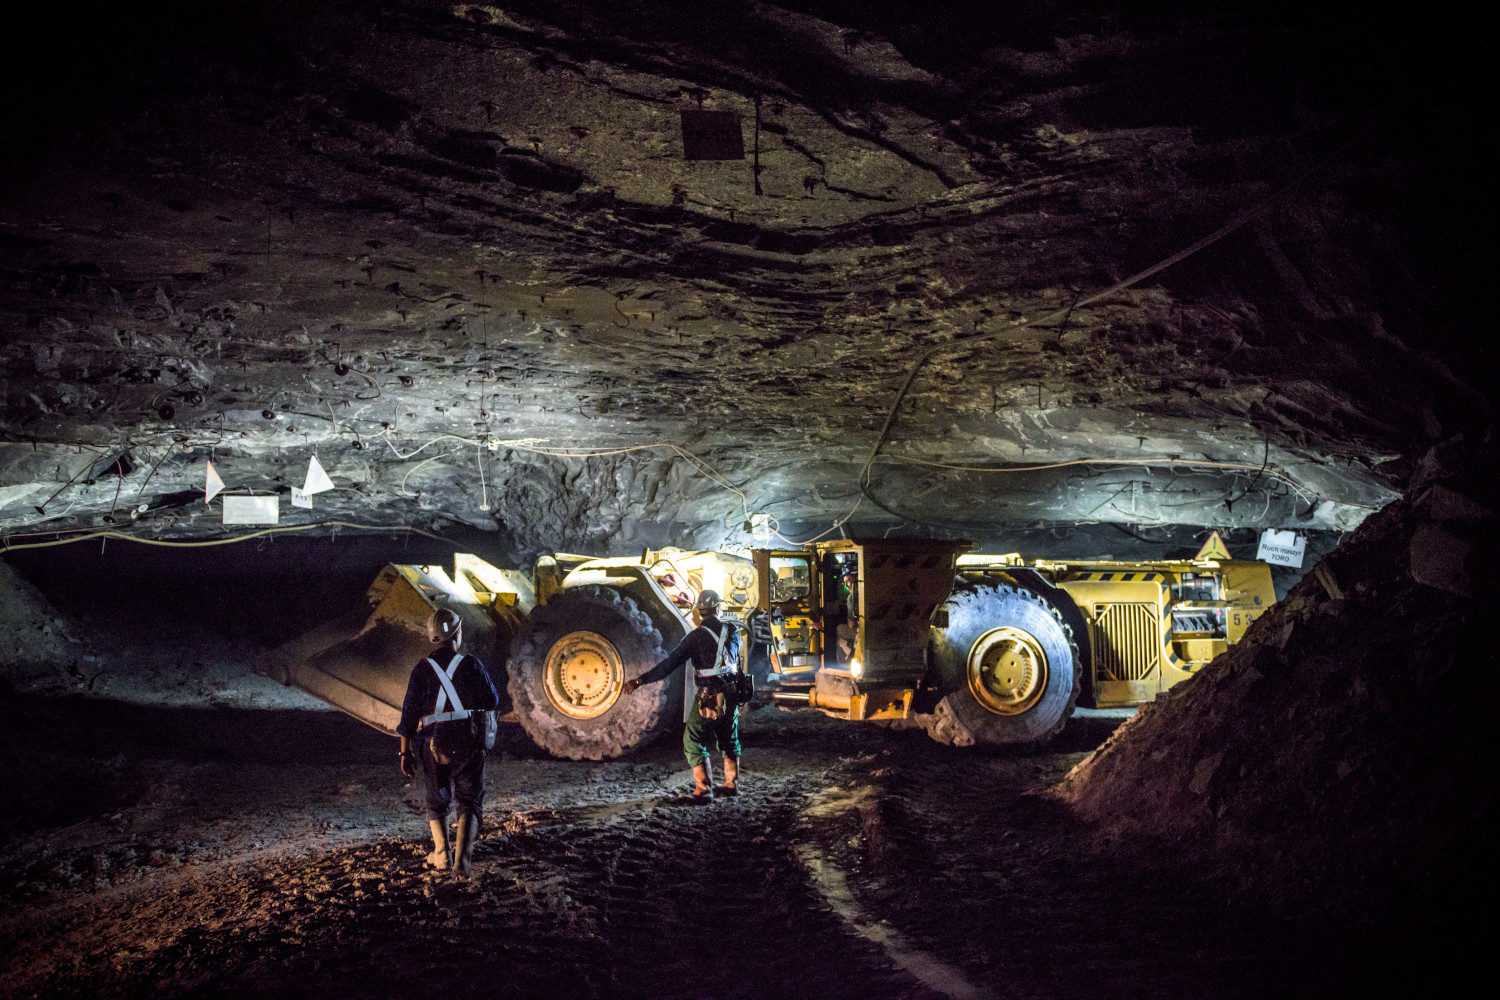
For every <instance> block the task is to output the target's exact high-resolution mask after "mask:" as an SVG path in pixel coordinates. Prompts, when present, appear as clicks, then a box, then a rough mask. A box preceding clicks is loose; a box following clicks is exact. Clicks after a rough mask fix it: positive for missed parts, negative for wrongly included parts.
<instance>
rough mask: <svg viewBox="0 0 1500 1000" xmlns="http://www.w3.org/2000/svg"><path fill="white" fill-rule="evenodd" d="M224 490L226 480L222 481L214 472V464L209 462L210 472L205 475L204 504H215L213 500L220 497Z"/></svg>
mask: <svg viewBox="0 0 1500 1000" xmlns="http://www.w3.org/2000/svg"><path fill="white" fill-rule="evenodd" d="M223 488H224V480H222V479H220V478H219V474H218V473H217V472H215V471H214V463H212V462H209V463H208V471H207V472H206V473H205V474H204V479H203V502H204V503H211V502H213V498H214V497H216V496H218V495H219V491H220V490H222V489H223Z"/></svg>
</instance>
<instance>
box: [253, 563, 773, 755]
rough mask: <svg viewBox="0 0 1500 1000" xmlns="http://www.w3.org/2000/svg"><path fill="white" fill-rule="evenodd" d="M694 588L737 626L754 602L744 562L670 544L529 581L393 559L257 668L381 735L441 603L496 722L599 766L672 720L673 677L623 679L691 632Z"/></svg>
mask: <svg viewBox="0 0 1500 1000" xmlns="http://www.w3.org/2000/svg"><path fill="white" fill-rule="evenodd" d="M703 589H712V590H717V591H718V592H719V593H720V594H721V595H722V596H723V598H724V602H725V603H724V611H725V617H726V618H727V619H729V620H731V621H734V620H742V618H743V615H744V614H745V613H747V612H749V611H751V610H753V608H754V604H755V594H756V588H755V567H754V564H753V563H752V562H751V561H750V560H748V559H744V558H740V557H738V556H733V555H726V554H723V553H719V552H689V551H685V550H682V549H672V548H668V549H660V550H646V551H644V552H642V554H641V556H640V557H639V558H607V559H599V558H594V557H591V556H581V555H572V554H568V553H556V554H553V555H546V556H542V557H541V558H540V559H538V560H537V561H536V564H535V566H534V567H533V568H532V572H531V574H530V575H529V576H528V575H527V574H526V573H524V572H521V571H518V570H509V569H499V568H497V567H495V566H492V565H490V564H489V563H487V562H485V561H484V560H483V559H480V558H478V557H477V556H473V555H468V554H459V555H455V556H454V564H453V572H452V574H451V575H450V574H449V573H448V572H447V571H446V569H445V568H444V567H441V566H434V565H420V566H412V565H396V564H392V565H388V566H386V567H385V568H384V569H383V570H381V572H380V574H379V575H378V576H377V577H376V578H375V582H374V583H373V584H371V586H370V589H369V592H368V594H367V597H368V599H369V604H370V608H369V609H361V610H360V611H359V612H357V613H356V614H353V615H350V616H346V617H344V618H343V619H336V620H333V621H330V622H327V623H325V624H323V625H321V626H319V627H318V628H316V629H314V630H313V631H312V632H309V633H308V634H307V635H304V636H301V637H299V638H297V639H294V640H292V641H291V642H289V643H287V644H286V645H284V646H281V647H279V648H278V649H275V650H273V651H272V652H271V653H270V654H269V655H268V656H267V657H266V658H265V659H264V660H263V661H262V662H261V663H260V664H259V669H260V671H261V672H262V673H264V674H266V675H267V676H269V677H271V678H273V679H275V680H278V681H280V682H281V683H283V684H289V685H292V686H294V687H298V688H301V689H302V690H304V691H307V692H308V693H310V694H313V695H315V696H316V697H318V698H321V699H322V700H324V701H326V702H328V703H329V704H331V705H333V706H334V707H336V708H339V709H342V710H343V711H345V712H348V713H349V714H350V715H352V716H354V717H355V718H357V719H359V720H360V721H362V722H365V723H368V724H369V725H371V726H374V727H375V728H377V729H380V730H382V731H384V732H386V733H391V734H394V733H395V729H396V724H397V723H398V722H399V721H400V718H401V702H402V700H403V698H404V697H405V694H406V683H407V679H408V678H409V677H410V676H411V671H412V667H413V666H415V665H416V664H417V663H418V662H419V661H420V660H421V658H422V657H423V656H425V655H426V654H427V651H428V650H429V649H430V648H431V647H430V646H429V644H428V642H427V639H426V623H427V618H428V616H429V615H431V614H432V612H433V610H434V609H435V608H439V607H447V608H452V609H453V610H454V611H456V612H457V613H458V614H459V616H460V617H461V618H462V619H463V622H464V649H465V650H466V651H468V652H472V653H474V654H475V655H477V656H478V657H480V659H482V660H484V662H485V664H486V665H487V666H488V667H489V668H490V671H491V674H492V675H493V676H494V678H495V682H496V684H497V686H499V687H501V689H502V691H503V692H505V693H508V695H509V699H510V702H511V706H512V708H511V711H510V713H508V714H507V716H506V718H508V719H510V720H512V721H516V722H519V723H521V725H522V726H524V727H525V729H526V732H527V733H528V734H529V735H530V736H531V738H532V739H533V740H534V741H535V742H536V743H537V744H538V745H539V746H541V747H543V748H545V749H547V750H548V751H550V752H552V753H553V754H555V755H557V756H559V757H569V758H572V759H574V760H578V759H584V758H587V759H590V760H601V759H604V758H606V757H615V756H618V755H619V754H621V753H624V752H625V751H627V750H629V749H631V748H632V747H635V746H638V745H640V744H642V743H645V742H648V741H649V740H651V739H652V738H654V737H655V736H658V735H660V734H661V733H662V732H664V731H666V730H668V729H670V728H672V726H673V724H674V723H679V722H681V720H682V712H681V711H680V710H679V709H678V706H680V705H682V703H683V700H684V697H685V695H684V691H683V685H682V679H681V675H680V674H679V675H677V676H675V677H674V678H673V679H671V680H670V681H667V682H664V683H661V684H653V685H648V686H647V687H644V688H641V689H639V690H638V691H636V692H634V693H633V694H631V695H629V696H622V687H623V685H624V682H625V681H626V679H627V678H631V677H635V676H636V675H638V674H641V673H644V672H645V671H646V670H648V669H649V668H650V667H651V666H652V665H654V664H655V663H656V662H657V661H658V660H660V659H661V658H662V657H663V656H665V655H666V651H667V650H669V649H671V648H672V646H674V645H675V644H676V643H677V642H678V641H679V640H680V639H682V637H683V636H685V635H686V634H687V633H688V632H689V631H690V630H691V629H692V628H693V627H694V623H693V621H692V618H691V616H692V613H693V612H692V603H693V598H694V597H696V596H697V594H698V592H699V591H700V590H703ZM742 645H745V646H748V643H745V644H742Z"/></svg>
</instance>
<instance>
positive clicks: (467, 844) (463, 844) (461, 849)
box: [453, 813, 479, 880]
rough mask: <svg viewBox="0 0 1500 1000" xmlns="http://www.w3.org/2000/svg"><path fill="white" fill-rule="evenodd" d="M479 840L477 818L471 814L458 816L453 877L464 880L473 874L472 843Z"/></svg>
mask: <svg viewBox="0 0 1500 1000" xmlns="http://www.w3.org/2000/svg"><path fill="white" fill-rule="evenodd" d="M478 839H479V817H478V816H475V815H474V814H473V813H459V814H458V843H457V844H455V845H454V848H453V877H454V878H456V879H460V880H462V879H466V878H469V877H470V876H471V875H473V874H474V842H475V841H476V840H478Z"/></svg>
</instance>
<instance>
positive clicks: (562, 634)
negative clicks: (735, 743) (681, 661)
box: [508, 587, 682, 760]
mask: <svg viewBox="0 0 1500 1000" xmlns="http://www.w3.org/2000/svg"><path fill="white" fill-rule="evenodd" d="M665 655H666V653H665V652H664V651H663V650H662V639H661V633H660V632H659V631H657V629H656V626H655V625H653V624H652V623H651V619H650V618H649V617H648V616H647V615H646V613H645V612H643V611H641V610H640V609H639V608H638V607H636V604H635V601H633V600H631V599H630V598H629V597H626V596H625V595H624V594H621V593H620V592H619V591H617V590H615V589H613V588H611V587H575V588H572V589H570V590H565V591H563V592H562V593H560V594H557V595H556V596H554V597H553V598H552V599H551V600H549V601H548V602H547V603H546V604H543V605H541V606H540V607H538V608H537V609H536V610H535V611H533V612H532V613H531V617H530V618H529V619H527V622H526V625H525V628H524V629H523V630H522V631H521V635H520V637H519V638H518V639H517V640H516V643H515V646H514V647H513V652H512V654H511V659H510V682H509V685H508V690H509V692H510V698H511V702H512V703H513V704H514V706H515V713H516V717H517V718H518V719H519V720H520V722H521V725H522V726H524V727H525V729H526V732H527V734H528V735H529V736H530V737H531V738H532V740H533V741H534V742H535V743H536V744H537V745H538V746H540V747H542V748H543V749H544V750H547V751H549V752H550V753H552V754H553V755H555V756H558V757H567V758H569V759H571V760H605V759H607V758H610V757H618V756H619V755H620V754H622V753H625V752H626V751H628V750H630V749H631V748H632V747H636V746H640V745H641V744H643V743H647V742H649V741H650V740H652V739H653V738H655V737H656V736H658V735H660V734H661V732H662V731H663V730H664V729H667V728H670V726H671V725H672V723H673V722H674V721H675V712H676V711H677V710H678V709H677V706H679V705H681V704H682V680H681V674H680V673H678V674H676V675H674V677H673V678H671V679H669V680H667V681H665V682H661V683H657V684H648V685H646V686H645V687H642V688H638V689H637V690H636V691H634V692H632V693H631V694H625V693H624V691H623V686H624V683H625V681H626V680H628V679H630V678H632V677H638V676H640V675H641V674H643V673H645V672H646V671H647V670H649V669H651V667H652V666H653V665H655V664H656V663H657V662H658V661H659V660H661V659H662V658H663V657H664V656H665Z"/></svg>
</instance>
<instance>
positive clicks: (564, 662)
mask: <svg viewBox="0 0 1500 1000" xmlns="http://www.w3.org/2000/svg"><path fill="white" fill-rule="evenodd" d="M969 548H971V546H970V544H969V543H967V542H950V541H931V540H915V541H913V540H887V539H872V540H860V541H855V540H838V541H833V542H826V543H818V544H814V545H809V546H806V547H803V548H800V549H786V550H774V549H757V550H754V551H753V553H752V558H751V559H745V558H742V557H740V556H736V555H730V554H727V553H721V552H689V551H684V550H681V549H661V550H647V551H645V552H643V553H642V554H641V556H640V557H639V558H602V559H601V558H593V557H589V556H581V555H570V554H566V553H557V554H555V555H549V556H543V557H542V558H540V559H539V560H537V562H536V565H535V566H534V567H533V569H532V571H531V573H530V574H529V575H528V574H526V573H524V572H521V571H518V570H506V569H499V568H496V567H494V566H492V565H490V564H489V563H487V562H485V561H484V560H482V559H479V558H477V557H475V556H472V555H457V556H455V558H454V567H453V572H452V574H451V575H450V574H449V573H448V572H447V571H446V570H445V569H444V568H443V567H439V566H431V565H424V566H408V565H390V566H387V567H385V569H384V570H382V571H381V573H380V574H379V576H378V577H377V578H376V580H375V583H374V584H373V585H372V586H371V588H370V591H369V595H368V596H369V600H370V605H371V608H372V610H370V611H368V613H366V612H365V611H363V610H361V611H360V613H359V614H358V615H355V616H353V617H352V618H346V619H344V620H335V621H332V622H329V623H327V624H325V625H323V626H320V627H319V628H318V629H315V630H314V631H313V632H311V633H309V634H307V635H305V636H302V637H300V638H298V639H295V640H293V641H292V642H290V643H288V644H287V645H285V646H283V647H281V648H280V649H278V650H275V651H274V652H273V653H272V654H271V655H270V656H269V657H268V658H267V659H266V660H265V661H264V663H263V664H262V667H261V669H262V672H264V673H266V674H268V675H269V676H271V677H274V678H276V679H277V680H280V681H281V682H282V683H285V684H291V685H294V686H296V687H300V688H302V689H303V690H305V691H308V692H310V693H312V694H314V695H316V696H318V697H320V698H322V699H323V700H325V701H327V702H329V703H330V704H332V705H334V706H336V707H338V708H341V709H343V710H344V711H346V712H348V713H350V714H351V715H353V716H355V717H356V718H358V719H360V720H362V721H364V722H366V723H369V724H370V725H372V726H375V727H376V728H379V729H382V730H384V731H386V732H393V731H394V729H395V726H396V723H397V721H398V719H399V717H400V710H401V701H402V698H403V696H404V693H405V690H406V682H407V678H408V677H409V676H410V674H411V670H412V667H413V666H414V665H415V664H416V663H417V662H418V660H419V659H420V658H421V657H422V656H423V655H425V653H426V651H427V649H428V648H429V647H428V645H427V642H426V638H425V631H424V626H425V623H426V621H427V617H428V615H430V614H431V613H432V610H433V609H434V608H437V607H450V608H453V609H454V610H455V611H457V612H458V613H459V615H460V616H461V617H462V618H463V620H464V623H465V625H466V626H467V627H466V628H465V642H466V648H467V649H468V650H470V651H471V652H474V653H475V654H477V655H478V656H480V657H481V658H482V659H484V660H485V662H486V663H487V664H488V665H490V667H491V671H492V673H494V674H495V676H496V681H497V683H502V684H503V686H504V687H505V689H506V690H507V692H508V693H509V696H510V701H511V703H512V706H513V707H512V712H511V714H510V715H509V716H507V717H508V718H511V719H512V720H513V721H517V722H519V723H520V724H521V725H522V726H524V727H525V729H526V732H527V733H528V734H529V735H530V737H531V738H532V739H533V740H534V741H535V742H536V743H537V744H538V745H539V746H541V747H544V748H545V749H547V750H548V751H550V752H551V753H553V754H555V755H557V756H560V757H568V758H572V759H575V760H576V759H582V758H587V759H592V760H600V759H603V758H606V757H614V756H617V755H619V754H621V753H624V752H626V751H628V750H630V749H631V748H633V747H635V746H639V745H641V744H643V743H645V742H647V741H648V740H650V739H652V738H653V737H655V736H657V735H659V734H661V733H662V732H663V731H665V730H667V729H670V728H672V727H673V725H674V724H675V723H677V722H678V721H680V718H679V717H680V715H681V712H680V711H679V710H678V707H679V706H683V705H684V704H685V699H686V698H687V697H690V695H691V692H688V691H684V688H683V683H682V675H681V674H678V675H676V676H675V677H674V678H673V679H671V680H670V681H667V682H663V683H660V684H654V685H648V686H646V687H643V688H640V689H638V690H637V691H635V692H633V693H631V694H629V695H626V694H624V693H623V685H624V682H625V681H626V680H627V679H629V678H632V677H635V676H638V675H639V674H641V673H644V672H645V671H646V670H647V669H649V668H650V667H651V666H652V665H653V664H654V663H656V662H657V661H658V660H660V659H661V658H662V657H663V656H665V655H666V651H667V650H668V649H670V648H671V647H672V646H673V645H675V644H676V643H677V642H678V641H679V640H680V639H681V638H682V637H683V636H685V635H686V634H687V633H688V632H689V631H690V630H691V629H692V628H693V627H694V622H693V620H692V610H691V609H692V603H693V598H694V597H696V595H697V593H698V592H699V591H700V590H703V589H713V590H717V591H718V592H719V593H720V594H721V595H722V596H723V598H724V601H725V607H724V611H725V615H724V617H725V619H726V620H728V621H730V622H732V623H735V624H736V625H737V626H739V627H741V628H743V629H744V630H745V633H746V637H747V639H749V640H750V641H747V642H744V643H742V652H741V664H740V667H741V669H742V670H744V671H746V672H748V673H750V674H751V675H752V677H753V678H754V680H755V682H756V687H757V694H756V700H755V701H754V702H753V703H752V705H763V704H768V703H774V704H776V705H778V706H780V707H782V708H786V709H794V710H795V709H810V710H816V711H820V712H823V713H825V714H828V715H831V716H834V717H836V718H841V719H848V720H851V721H884V722H905V723H909V724H918V725H921V726H923V727H924V728H925V729H926V730H927V732H928V733H929V734H930V735H931V736H932V737H933V738H934V739H937V740H939V741H941V742H945V743H954V744H959V745H968V744H973V743H1024V742H1031V741H1035V740H1042V739H1046V738H1047V737H1049V736H1051V735H1052V734H1053V733H1056V732H1057V731H1058V730H1059V729H1061V728H1062V726H1063V724H1064V723H1065V722H1066V720H1067V718H1068V716H1069V715H1071V714H1072V711H1073V707H1074V705H1075V704H1076V703H1077V702H1078V701H1079V699H1080V696H1082V698H1083V700H1084V702H1085V704H1091V705H1094V706H1096V707H1101V708H1102V707H1112V706H1129V705H1136V704H1140V703H1142V702H1146V701H1150V700H1151V699H1153V698H1154V697H1156V695H1157V694H1158V693H1160V692H1161V691H1164V690H1166V689H1167V688H1169V687H1171V686H1172V685H1173V684H1176V683H1178V682H1180V681H1182V680H1186V679H1187V678H1188V677H1191V676H1192V675H1193V673H1194V672H1196V671H1197V670H1199V669H1201V668H1202V667H1203V666H1204V665H1206V664H1207V663H1208V662H1209V661H1210V660H1212V659H1213V658H1214V657H1215V656H1216V655H1218V654H1219V653H1220V652H1223V650H1224V649H1225V648H1227V646H1228V645H1229V644H1230V643H1233V642H1235V641H1237V640H1238V639H1239V638H1240V636H1241V635H1243V634H1244V631H1245V629H1246V627H1248V626H1249V624H1250V622H1251V621H1253V620H1254V619H1255V618H1256V617H1258V616H1259V615H1261V614H1263V613H1264V612H1265V610H1266V609H1267V608H1269V607H1270V606H1271V604H1272V603H1274V601H1275V591H1274V590H1273V589H1272V585H1271V574H1270V569H1269V567H1268V566H1266V565H1265V564H1264V563H1259V562H1251V561H1241V560H1223V561H1219V560H1213V559H1203V560H1179V561H1163V562H1133V563H1125V562H1100V561H1092V562H1087V561H1085V562H1075V561H1067V562H1059V561H1041V560H1039V561H1033V562H1028V561H1026V560H1024V559H1022V558H1021V557H1020V556H1018V555H1014V554H1012V555H1003V556H989V555H967V554H964V553H966V552H967V550H968V549H969Z"/></svg>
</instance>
